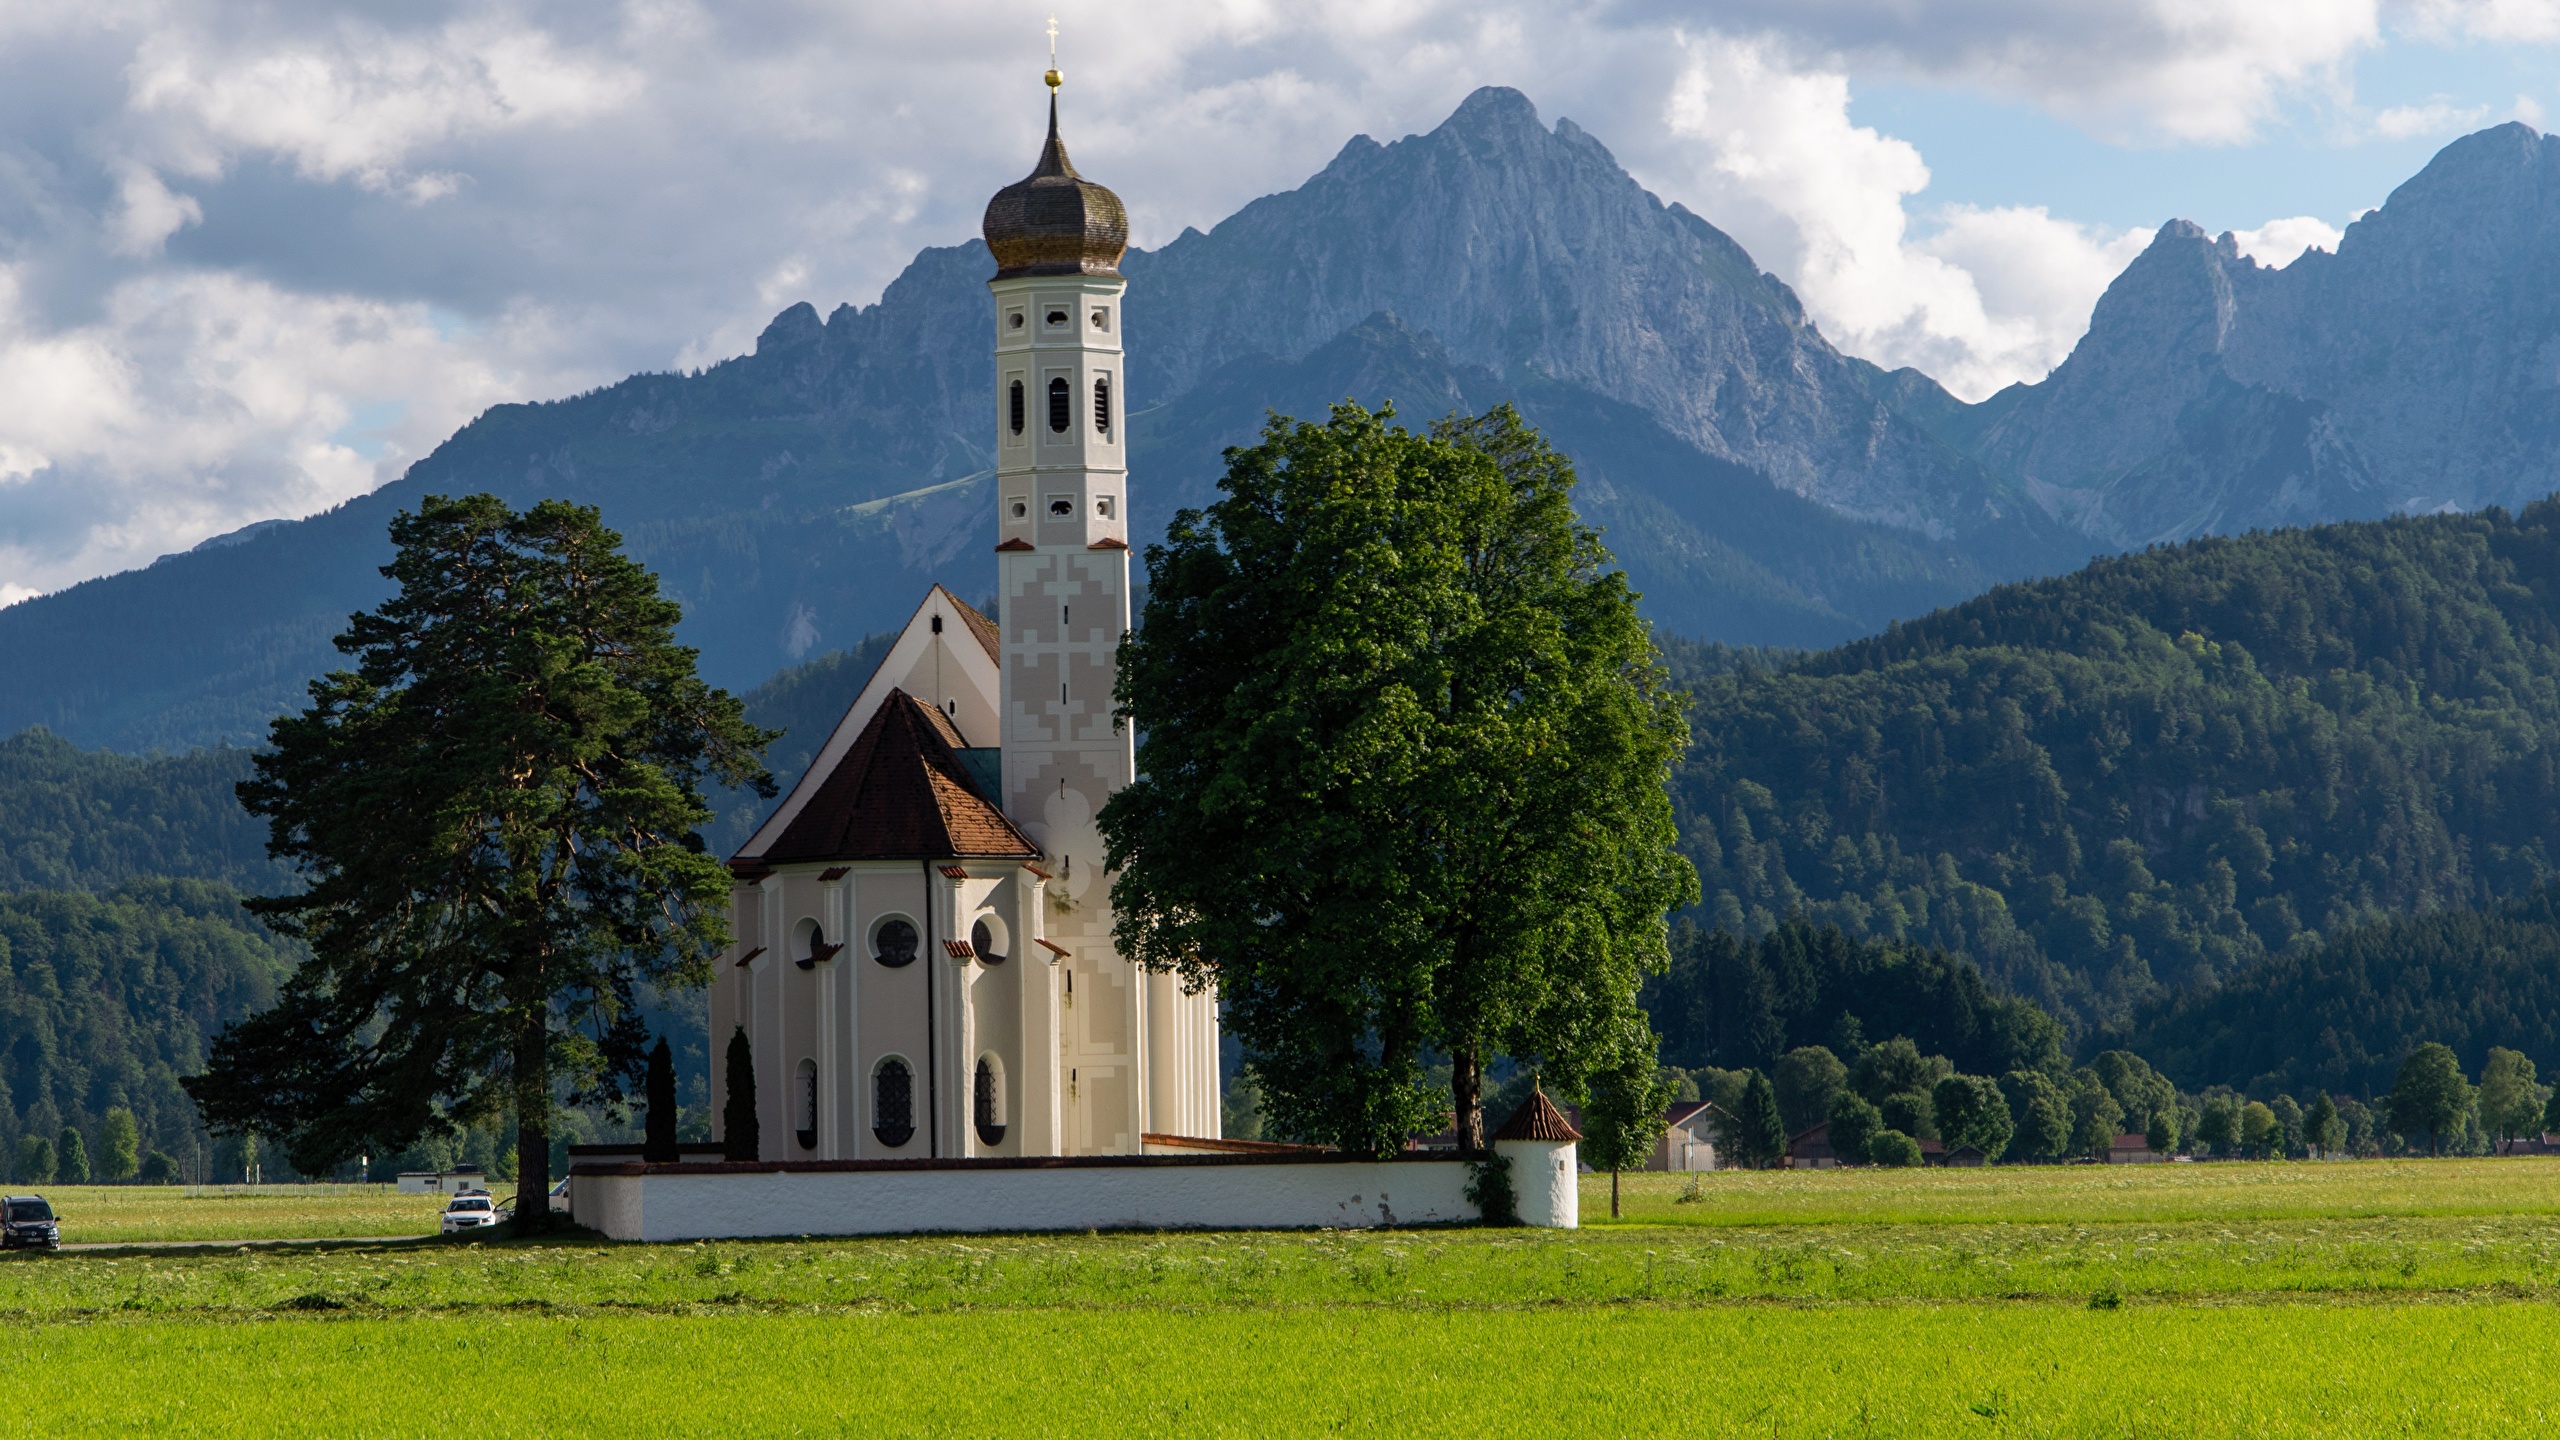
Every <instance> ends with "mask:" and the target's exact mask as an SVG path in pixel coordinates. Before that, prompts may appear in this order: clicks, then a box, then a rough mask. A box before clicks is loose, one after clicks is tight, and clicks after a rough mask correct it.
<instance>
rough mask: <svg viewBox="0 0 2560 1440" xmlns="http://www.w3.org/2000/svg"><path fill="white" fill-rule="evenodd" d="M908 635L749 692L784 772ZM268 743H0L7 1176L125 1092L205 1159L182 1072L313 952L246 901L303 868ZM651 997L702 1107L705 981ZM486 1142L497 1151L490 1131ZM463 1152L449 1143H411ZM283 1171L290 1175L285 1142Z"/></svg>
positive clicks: (149, 1130)
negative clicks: (275, 804) (271, 844)
mask: <svg viewBox="0 0 2560 1440" xmlns="http://www.w3.org/2000/svg"><path fill="white" fill-rule="evenodd" d="M892 638H893V637H891V636H888V635H874V636H872V637H870V638H869V639H866V640H864V641H862V642H861V643H859V644H857V645H855V646H854V647H853V648H851V649H850V650H838V651H832V652H829V653H828V654H826V655H823V656H820V657H819V658H817V659H815V660H811V661H809V662H808V663H806V664H804V665H798V666H794V667H793V668H791V669H789V670H785V671H783V672H782V673H781V674H779V675H776V676H774V677H773V678H772V679H771V680H769V681H767V682H765V683H764V684H763V685H760V686H758V687H757V688H756V689H754V690H753V691H750V692H749V693H748V695H747V697H746V700H747V713H748V715H749V716H750V717H751V718H753V719H754V720H755V722H756V723H757V724H759V725H763V726H766V727H768V728H771V729H776V730H781V731H783V732H784V734H783V737H782V738H781V739H779V740H777V741H775V742H774V745H773V747H772V749H771V750H770V751H768V752H767V760H768V763H769V764H771V766H772V767H773V769H774V773H775V774H776V776H777V777H779V779H780V780H781V782H782V783H784V784H786V785H787V784H789V783H790V782H791V780H793V779H794V778H796V777H797V776H798V775H799V773H800V771H801V770H802V769H803V768H805V767H806V766H807V765H808V763H809V761H810V759H811V758H812V757H813V756H814V755H815V753H816V751H817V747H818V745H819V744H820V743H821V742H823V741H824V740H825V738H826V736H827V734H828V732H829V731H831V730H832V729H833V728H834V726H835V722H836V721H837V719H838V718H840V717H841V716H842V715H843V714H844V710H845V707H846V706H848V705H850V704H852V703H853V698H854V696H855V695H856V694H858V693H859V692H860V691H861V689H862V685H863V682H864V681H866V680H868V679H869V678H870V675H871V671H872V669H873V667H874V666H876V665H877V664H878V663H879V661H880V657H881V656H882V655H883V654H884V653H886V651H887V649H888V645H889V641H890V640H891V639H892ZM252 754H253V752H252V751H249V750H244V749H235V748H213V749H205V750H195V751H191V752H189V753H187V754H184V755H175V756H151V757H145V758H135V757H132V756H126V755H118V754H114V753H112V752H109V751H101V750H81V749H78V748H76V747H74V746H73V745H71V744H70V743H69V742H68V741H65V740H63V739H61V738H60V737H58V736H55V735H52V734H50V733H48V732H46V731H44V730H41V729H34V730H27V731H23V732H21V733H19V734H17V735H14V736H11V737H9V738H8V739H6V740H0V1175H8V1174H9V1173H10V1171H11V1166H12V1163H13V1160H14V1157H15V1156H16V1153H17V1142H18V1139H19V1137H20V1136H22V1135H41V1136H44V1137H46V1138H48V1139H50V1138H52V1137H53V1136H55V1135H56V1134H58V1133H59V1132H60V1130H61V1128H62V1127H63V1126H65V1125H71V1126H76V1127H77V1128H79V1129H80V1131H81V1132H82V1134H83V1135H84V1136H85V1137H88V1143H89V1145H90V1148H91V1150H92V1153H95V1151H96V1148H97V1147H96V1137H97V1136H98V1134H99V1125H100V1122H101V1121H102V1120H103V1119H104V1117H105V1115H106V1112H107V1111H109V1110H110V1109H114V1108H117V1107H123V1108H126V1109H130V1110H132V1111H133V1112H134V1115H135V1117H136V1120H137V1122H138V1123H139V1125H140V1127H141V1130H142V1136H143V1141H144V1146H145V1149H146V1150H149V1149H152V1148H157V1149H161V1150H166V1151H168V1152H170V1153H171V1154H173V1155H184V1156H188V1157H189V1159H190V1163H191V1164H192V1163H196V1162H197V1161H200V1160H201V1159H202V1158H203V1157H202V1156H198V1155H196V1154H194V1152H193V1150H192V1148H191V1147H193V1146H195V1144H196V1143H197V1140H198V1138H199V1132H198V1129H197V1125H196V1117H195V1111H194V1107H193V1106H192V1105H191V1104H190V1103H189V1101H188V1100H187V1098H186V1095H185V1094H184V1092H182V1091H181V1090H179V1089H178V1086H177V1079H178V1077H179V1076H182V1075H190V1074H193V1073H195V1071H196V1070H197V1069H198V1068H199V1067H200V1065H201V1064H202V1060H203V1054H204V1048H205V1044H206V1042H208V1041H209V1040H210V1039H211V1038H212V1037H213V1036H214V1034H215V1033H217V1032H218V1031H220V1030H221V1029H222V1027H223V1026H225V1025H227V1024H229V1023H230V1022H231V1021H233V1020H235V1019H238V1018H239V1017H240V1016H242V1015H245V1014H248V1013H249V1012H251V1011H253V1010H257V1009H259V1008H262V1007H263V1006H265V1005H266V1004H267V1003H268V1002H269V1001H270V1000H271V999H272V998H273V997H274V994H275V987H276V985H277V984H278V983H279V982H280V981H281V980H282V978H283V977H284V976H285V975H286V974H287V973H289V972H290V970H291V968H292V966H293V964H294V963H295V960H296V957H297V955H298V948H297V947H296V946H294V945H293V944H292V943H291V942H289V941H285V940H282V939H280V938H278V937H277V936H275V935H274V934H272V933H270V932H269V931H268V930H267V929H266V928H265V927H264V926H263V925H261V924H260V923H259V922H258V921H257V920H256V919H254V918H253V917H251V916H250V915H249V914H248V913H247V912H246V911H244V910H242V909H241V908H240V906H239V899H240V896H241V895H242V894H243V893H248V894H257V893H274V892H275V891H276V890H278V889H279V888H281V887H283V886H287V885H290V884H292V883H293V881H292V876H291V874H290V873H289V872H288V871H286V870H285V869H284V868H283V867H281V866H278V865H276V864H275V863H274V862H272V861H270V860H269V859H267V856H266V826H265V823H264V822H262V821H259V820H256V819H253V818H252V817H251V816H250V815H249V814H248V813H247V812H246V811H243V810H242V809H241V808H240V806H239V802H238V799H237V797H236V796H234V794H233V793H232V786H233V785H235V784H236V783H237V782H239V781H240V780H243V779H245V778H247V777H248V775H249V773H250V760H251V756H252ZM712 798H713V801H714V806H715V809H717V810H718V811H719V815H718V818H717V819H715V820H714V822H713V824H712V827H711V834H710V835H709V836H708V837H707V838H708V839H710V840H711V841H712V843H713V845H714V847H715V848H720V849H727V848H731V847H733V846H734V845H735V844H736V843H738V842H739V841H741V840H743V839H744V838H745V836H746V835H747V833H748V832H749V831H751V830H752V829H753V828H754V826H755V823H756V822H757V821H758V820H760V819H762V818H763V813H764V808H765V807H766V806H768V805H769V804H770V803H771V802H769V801H764V800H760V799H758V798H757V797H756V796H754V795H752V794H748V793H743V792H734V793H733V792H723V793H721V794H718V795H715V796H714V797H712ZM644 1004H645V1005H646V1007H647V1009H648V1012H649V1015H648V1018H649V1020H650V1023H651V1025H652V1027H653V1028H655V1029H657V1030H659V1031H661V1032H662V1033H664V1034H666V1035H667V1036H668V1037H669V1038H670V1039H671V1040H672V1041H673V1042H674V1044H675V1048H676V1052H677V1056H678V1069H679V1071H680V1073H681V1075H682V1076H683V1080H684V1087H683V1088H684V1098H685V1100H686V1103H687V1104H688V1105H697V1106H698V1105H699V1104H701V1103H702V1097H703V1095H704V1094H705V1093H707V1091H706V1090H705V1086H706V1084H707V1081H706V1078H705V1077H707V1076H708V1075H709V1073H710V1070H709V1064H710V1057H709V1053H708V1052H709V1047H708V1044H707V1042H706V1041H705V1039H704V1036H703V1016H702V1006H701V1004H700V997H699V996H698V995H688V996H684V997H679V998H678V999H676V1000H675V1002H674V1003H672V1004H667V1003H662V1002H660V1001H659V999H658V997H655V996H648V997H644ZM591 1118H592V1117H591ZM474 1143H476V1144H477V1145H478V1146H479V1150H489V1151H491V1153H494V1150H493V1149H492V1147H491V1146H490V1145H489V1143H488V1142H487V1137H480V1138H479V1139H478V1140H477V1141H475V1142H474ZM210 1148H211V1147H208V1153H209V1150H210ZM464 1148H465V1149H468V1147H464ZM461 1153H464V1150H460V1149H456V1147H455V1145H454V1144H452V1143H449V1142H437V1143H435V1144H430V1145H428V1146H426V1147H424V1148H422V1149H421V1150H420V1151H418V1152H417V1153H416V1154H415V1155H413V1156H411V1157H409V1158H410V1159H411V1160H414V1161H416V1163H421V1164H438V1163H446V1162H449V1161H450V1160H451V1159H453V1158H454V1156H455V1155H457V1154H461ZM471 1153H472V1154H473V1155H474V1157H475V1158H478V1151H472V1152H471ZM388 1158H389V1160H390V1161H391V1162H393V1163H397V1162H398V1161H399V1159H400V1157H388ZM268 1168H269V1170H270V1172H271V1173H278V1174H281V1173H283V1172H282V1170H281V1168H280V1164H279V1161H278V1160H277V1159H276V1158H271V1159H270V1160H269V1162H268ZM16 1178H19V1179H24V1178H26V1177H24V1176H18V1177H16Z"/></svg>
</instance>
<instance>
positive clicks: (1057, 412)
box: [1049, 375, 1068, 435]
mask: <svg viewBox="0 0 2560 1440" xmlns="http://www.w3.org/2000/svg"><path fill="white" fill-rule="evenodd" d="M1067 424H1068V421H1067V377H1065V376H1063V375H1061V376H1059V377H1058V378H1057V379H1055V380H1052V381H1050V382H1049V428H1050V429H1051V430H1054V431H1056V432H1057V433H1058V434H1061V435H1064V434H1065V433H1067Z"/></svg>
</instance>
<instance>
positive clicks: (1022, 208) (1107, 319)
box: [984, 62, 1219, 1154]
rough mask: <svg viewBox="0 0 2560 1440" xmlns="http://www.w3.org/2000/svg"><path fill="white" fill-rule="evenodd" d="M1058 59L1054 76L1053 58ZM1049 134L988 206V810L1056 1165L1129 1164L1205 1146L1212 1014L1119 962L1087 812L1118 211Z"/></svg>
mask: <svg viewBox="0 0 2560 1440" xmlns="http://www.w3.org/2000/svg"><path fill="white" fill-rule="evenodd" d="M1053 64H1054V62H1053ZM1046 78H1047V81H1048V85H1049V92H1050V93H1049V136H1048V140H1047V141H1046V142H1045V143H1044V144H1043V145H1042V147H1041V150H1040V159H1039V163H1038V164H1037V165H1036V166H1034V167H1033V169H1032V171H1031V173H1030V174H1029V175H1028V176H1025V177H1024V178H1023V179H1021V180H1019V181H1017V182H1015V183H1014V184H1011V185H1008V186H1006V187H1005V188H1004V189H1002V190H999V191H997V192H996V194H995V196H994V198H993V199H991V200H989V201H988V202H987V212H986V219H985V224H984V231H985V235H986V241H987V248H988V250H989V251H991V252H992V253H993V254H994V256H995V262H996V273H995V278H994V279H992V280H990V281H989V282H988V284H987V288H988V289H989V290H990V291H991V292H992V293H993V296H994V299H995V307H994V309H995V326H996V330H995V370H996V386H995V398H996V413H995V417H994V419H995V440H996V443H995V454H996V485H995V497H996V507H997V513H996V522H997V524H996V534H997V544H996V561H997V573H998V588H997V623H998V628H999V630H1000V631H1001V642H1000V646H1001V651H1002V655H1001V664H1002V667H1003V680H1002V686H1003V695H1002V705H1001V708H1002V722H1001V723H1002V725H1003V735H1002V738H1001V742H1000V743H1001V745H1002V747H1003V785H1004V808H1005V811H1006V813H1007V815H1008V816H1009V817H1011V818H1012V819H1013V821H1014V822H1015V823H1016V824H1017V825H1019V826H1021V827H1022V829H1023V830H1024V831H1025V832H1026V833H1028V834H1029V835H1030V836H1031V837H1032V838H1033V839H1034V840H1035V841H1036V842H1038V844H1039V845H1040V848H1041V851H1042V853H1043V860H1042V864H1043V865H1044V866H1045V867H1046V869H1047V871H1048V879H1047V881H1046V883H1045V884H1044V886H1043V887H1042V888H1043V891H1044V892H1045V894H1044V898H1043V900H1042V912H1043V913H1042V923H1043V928H1044V931H1045V933H1044V934H1043V936H1042V937H1041V939H1042V945H1041V946H1040V948H1041V949H1042V950H1043V951H1044V953H1045V957H1046V958H1048V959H1049V960H1050V961H1051V962H1052V963H1051V969H1052V971H1053V982H1054V987H1055V1001H1056V1008H1055V1009H1054V1010H1053V1011H1052V1012H1051V1013H1053V1014H1055V1015H1056V1017H1057V1020H1058V1025H1059V1048H1058V1051H1057V1055H1058V1059H1057V1064H1058V1068H1059V1069H1060V1071H1061V1072H1062V1073H1061V1074H1060V1075H1058V1076H1057V1077H1056V1078H1057V1085H1056V1093H1057V1094H1058V1095H1059V1096H1060V1097H1061V1100H1060V1103H1061V1109H1062V1113H1061V1115H1060V1116H1059V1120H1060V1136H1061V1141H1062V1146H1063V1149H1064V1150H1065V1153H1068V1154H1105V1153H1114V1152H1118V1153H1136V1152H1137V1151H1139V1150H1141V1149H1142V1148H1143V1145H1144V1142H1143V1138H1142V1137H1143V1136H1144V1135H1145V1134H1147V1133H1148V1132H1151V1131H1155V1132H1165V1133H1171V1134H1179V1135H1193V1136H1210V1137H1214V1136H1215V1135H1217V1133H1218V1121H1219V1113H1218V1112H1219V1106H1218V1099H1219V1089H1218V1084H1217V1073H1218V1056H1217V1008H1216V1003H1215V1001H1214V999H1213V998H1212V997H1210V996H1206V995H1184V994H1182V993H1181V986H1180V983H1179V982H1178V981H1176V980H1174V979H1173V978H1172V977H1170V976H1164V975H1149V974H1146V973H1145V972H1143V971H1141V970H1139V969H1138V968H1137V967H1135V966H1133V965H1131V964H1129V963H1128V962H1127V961H1126V960H1124V959H1122V958H1121V956H1120V955H1119V953H1118V951H1117V949H1116V947H1115V946H1114V945H1113V944H1112V937H1111V908H1110V902H1111V886H1110V880H1109V877H1108V875H1107V874H1106V873H1105V872H1104V869H1103V865H1102V853H1103V846H1102V837H1101V832H1100V831H1099V830H1098V829H1097V828H1096V826H1095V823H1094V817H1095V816H1096V815H1097V814H1098V813H1099V812H1100V811H1101V809H1102V806H1103V803H1104V802H1105V801H1107V800H1109V799H1110V798H1111V796H1112V794H1113V793H1114V792H1116V791H1118V790H1119V789H1120V788H1121V787H1122V786H1125V785H1127V784H1128V783H1129V781H1130V779H1131V777H1132V776H1133V775H1134V774H1135V773H1136V757H1135V754H1134V752H1133V749H1132V740H1131V737H1130V735H1129V733H1128V732H1127V731H1126V730H1124V729H1122V728H1121V727H1119V726H1117V725H1115V724H1114V723H1113V719H1112V712H1113V709H1114V708H1115V707H1114V701H1113V697H1112V690H1113V686H1114V682H1115V680H1116V677H1117V673H1118V652H1119V646H1120V639H1121V637H1122V636H1123V635H1125V634H1127V633H1128V630H1129V488H1128V476H1129V470H1128V459H1127V440H1128V437H1127V433H1126V426H1125V417H1124V408H1123V407H1124V404H1125V400H1124V395H1125V392H1124V390H1123V388H1122V377H1123V376H1124V375H1125V374H1126V371H1125V369H1124V367H1123V364H1122V360H1123V353H1122V349H1121V324H1120V300H1121V294H1122V292H1123V291H1124V290H1125V289H1127V282H1126V281H1125V280H1123V279H1122V278H1121V276H1120V268H1119V267H1120V257H1121V255H1122V253H1123V252H1124V251H1125V250H1126V248H1127V245H1128V238H1129V222H1128V214H1127V212H1126V211H1125V210H1124V209H1123V208H1122V207H1121V204H1120V197H1118V196H1116V195H1114V194H1112V193H1111V192H1110V191H1109V190H1107V189H1104V188H1103V187H1102V186H1100V185H1096V184H1094V183H1093V182H1092V181H1090V180H1087V179H1085V178H1084V177H1083V176H1081V175H1078V174H1077V173H1076V168H1075V166H1074V164H1073V163H1071V162H1070V161H1069V160H1068V159H1067V148H1066V145H1065V142H1063V141H1062V140H1060V139H1059V138H1058V94H1057V92H1058V87H1059V83H1060V82H1059V75H1058V72H1057V70H1056V69H1054V68H1052V69H1051V70H1050V71H1049V73H1048V75H1047V77H1046Z"/></svg>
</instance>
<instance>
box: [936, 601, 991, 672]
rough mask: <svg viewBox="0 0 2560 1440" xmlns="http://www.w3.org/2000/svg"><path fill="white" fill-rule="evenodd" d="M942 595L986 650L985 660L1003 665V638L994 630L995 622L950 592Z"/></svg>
mask: <svg viewBox="0 0 2560 1440" xmlns="http://www.w3.org/2000/svg"><path fill="white" fill-rule="evenodd" d="M942 593H943V595H944V596H945V597H946V598H948V599H949V600H950V601H951V608H952V609H954V610H957V611H959V612H960V618H961V620H962V621H964V622H965V623H966V624H967V625H968V627H969V633H970V634H972V635H975V636H977V637H978V643H979V644H980V645H982V646H984V647H985V648H986V652H987V658H988V659H990V660H993V661H995V662H996V663H997V664H999V665H1001V664H1003V663H1004V636H1003V634H1002V633H1001V632H1000V631H998V630H997V629H996V622H994V621H993V620H990V619H988V618H987V617H986V616H984V615H982V614H980V613H978V607H977V606H975V605H972V604H970V603H969V602H968V601H966V600H963V599H961V598H960V597H959V596H957V595H953V594H952V593H951V592H950V591H948V590H945V591H943V592H942Z"/></svg>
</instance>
